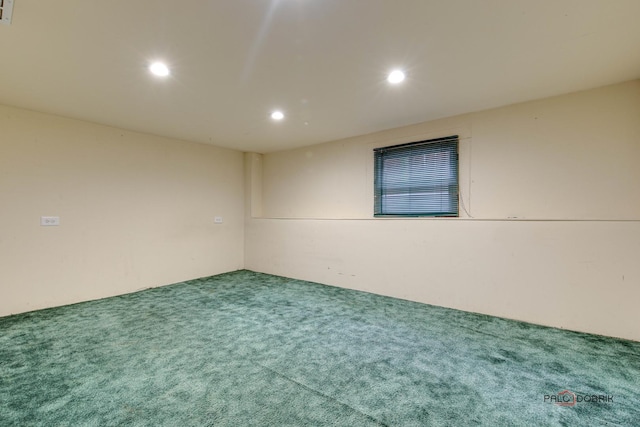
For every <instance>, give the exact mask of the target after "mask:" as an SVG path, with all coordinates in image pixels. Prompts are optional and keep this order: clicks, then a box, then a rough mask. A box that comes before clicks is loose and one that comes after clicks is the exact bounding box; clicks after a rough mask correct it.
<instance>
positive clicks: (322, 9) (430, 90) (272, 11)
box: [0, 0, 640, 152]
mask: <svg viewBox="0 0 640 427" xmlns="http://www.w3.org/2000/svg"><path fill="white" fill-rule="evenodd" d="M14 1H15V6H14V11H13V22H12V24H11V25H9V26H5V25H0V73H1V74H0V103H3V104H8V105H14V106H18V107H24V108H28V109H32V110H37V111H43V112H48V113H54V114H59V115H63V116H68V117H73V118H79V119H84V120H89V121H93V122H98V123H102V124H107V125H112V126H117V127H121V128H125V129H131V130H136V131H142V132H147V133H152V134H157V135H163V136H168V137H173V138H179V139H183V140H187V141H197V142H203V143H211V144H215V145H219V146H224V147H230V148H235V149H240V150H247V151H257V152H268V151H274V150H280V149H286V148H291V147H296V146H304V145H310V144H313V143H318V142H324V141H330V140H335V139H340V138H344V137H349V136H354V135H361V134H366V133H370V132H374V131H378V130H382V129H388V128H393V127H398V126H403V125H407V124H412V123H419V122H423V121H427V120H431V119H435V118H439V117H445V116H451V115H455V114H460V113H465V112H470V111H477V110H482V109H486V108H491V107H497V106H501V105H506V104H511V103H515V102H520V101H525V100H531V99H536V98H542V97H547V96H551V95H557V94H561V93H567V92H572V91H576V90H581V89H587V88H592V87H596V86H602V85H606V84H609V83H616V82H621V81H626V80H631V79H635V78H639V77H640V24H638V17H639V16H640V0H179V1H178V0H174V1H169V0H100V1H98V0H57V1H51V0H46V1H45V0H14ZM154 59H163V60H165V61H166V62H167V63H168V64H169V65H170V67H171V69H172V75H171V76H170V77H169V78H167V79H164V80H161V79H158V78H157V77H153V76H151V75H150V74H149V72H148V70H147V67H148V65H149V62H150V61H152V60H154ZM394 67H402V68H404V69H405V70H406V72H407V79H406V80H405V81H404V82H403V83H402V84H401V85H399V86H390V85H388V84H387V83H386V81H385V78H386V74H387V73H388V72H389V71H390V70H391V69H392V68H394ZM275 108H279V109H282V110H283V111H284V112H285V114H286V118H285V120H283V121H282V122H278V123H274V122H273V121H272V120H271V119H270V118H269V114H270V112H271V111H272V110H273V109H275Z"/></svg>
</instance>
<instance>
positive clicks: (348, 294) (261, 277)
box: [0, 271, 640, 427]
mask: <svg viewBox="0 0 640 427" xmlns="http://www.w3.org/2000/svg"><path fill="white" fill-rule="evenodd" d="M639 326H640V325H639ZM565 389H567V390H570V391H571V392H573V393H576V394H577V397H576V399H577V400H578V402H577V403H576V404H575V405H574V406H560V405H557V404H555V403H552V402H550V401H546V402H545V395H547V400H550V399H551V397H549V396H551V395H553V396H554V398H557V394H558V393H559V392H561V391H563V390H565ZM591 395H596V396H598V395H602V396H605V397H604V399H605V400H607V401H606V402H605V401H600V402H598V403H594V402H590V401H589V402H585V401H584V400H587V399H588V400H592V398H591V397H590V396H591ZM562 396H568V395H566V394H565V395H562ZM585 396H586V398H585ZM609 396H610V397H609ZM600 400H602V398H601V399H600ZM610 400H612V401H610ZM32 425H35V426H112V425H127V426H322V425H332V426H349V427H356V426H385V425H386V426H472V425H485V426H553V425H558V426H574V425H575V426H608V425H611V426H614V425H620V426H632V425H636V426H637V425H640V343H638V342H631V341H624V340H618V339H613V338H605V337H600V336H594V335H588V334H581V333H575V332H568V331H562V330H558V329H553V328H545V327H541V326H534V325H531V324H526V323H521V322H514V321H509V320H504V319H500V318H496V317H490V316H484V315H476V314H470V313H465V312H461V311H456V310H450V309H444V308H439V307H434V306H429V305H424V304H419V303H413V302H409V301H403V300H397V299H393V298H387V297H382V296H377V295H372V294H367V293H363V292H356V291H350V290H345V289H340V288H334V287H330V286H324V285H319V284H314V283H309V282H303V281H299V280H293V279H286V278H282V277H276V276H270V275H265V274H259V273H253V272H250V271H238V272H234V273H228V274H223V275H220V276H214V277H210V278H205V279H198V280H192V281H189V282H185V283H180V284H176V285H173V286H168V287H162V288H155V289H150V290H146V291H143V292H138V293H135V294H129V295H124V296H119V297H113V298H108V299H104V300H99V301H91V302H86V303H81V304H75V305H71V306H65V307H58V308H53V309H48V310H41V311H36V312H31V313H26V314H21V315H16V316H10V317H4V318H0V426H32Z"/></svg>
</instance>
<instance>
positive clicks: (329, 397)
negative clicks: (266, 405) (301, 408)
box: [254, 362, 389, 427]
mask: <svg viewBox="0 0 640 427" xmlns="http://www.w3.org/2000/svg"><path fill="white" fill-rule="evenodd" d="M254 363H255V364H256V365H258V366H260V367H261V368H263V369H266V370H267V371H269V372H271V373H273V374H276V375H278V376H279V377H281V378H284V379H285V380H287V381H290V382H292V383H294V384H297V385H299V386H300V387H302V388H304V389H306V390H309V391H311V392H313V393H315V394H317V395H320V396H322V397H324V398H326V399H328V400H331V401H333V402H336V403H337V404H339V405H341V406H344V407H346V408H348V409H350V410H352V411H353V412H356V413H358V414H360V415H362V416H363V417H365V418H367V419H369V420H371V421H373V422H375V423H377V424H378V425H380V426H382V427H389V426H388V425H387V424H385V423H383V422H382V421H380V420H378V419H377V418H375V417H374V416H372V415H369V414H367V413H364V412H362V411H360V410H359V409H356V408H354V407H353V406H351V405H348V404H346V403H344V402H341V401H339V400H338V399H336V398H334V397H331V396H329V395H327V394H325V393H323V392H321V391H319V390H316V389H314V388H312V387H309V386H308V385H306V384H303V383H301V382H299V381H296V380H294V379H293V378H291V377H288V376H286V375H285V374H283V373H281V372H278V371H276V370H275V369H272V368H269V367H268V366H265V365H263V364H261V363H258V362H254Z"/></svg>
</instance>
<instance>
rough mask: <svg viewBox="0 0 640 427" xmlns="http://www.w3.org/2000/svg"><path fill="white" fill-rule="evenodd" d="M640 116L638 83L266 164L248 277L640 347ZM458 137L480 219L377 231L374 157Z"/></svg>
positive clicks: (400, 223)
mask: <svg viewBox="0 0 640 427" xmlns="http://www.w3.org/2000/svg"><path fill="white" fill-rule="evenodd" d="M639 118H640V81H637V80H636V81H632V82H627V83H623V84H618V85H613V86H608V87H604V88H599V89H595V90H590V91H585V92H580V93H574V94H568V95H564V96H559V97H554V98H550V99H544V100H539V101H535V102H528V103H524V104H518V105H513V106H508V107H504V108H499V109H494V110H489V111H484V112H479V113H473V114H467V115H464V116H458V117H453V118H448V119H443V120H438V121H434V122H428V123H423V124H420V125H415V126H409V127H405V128H400V129H394V130H390V131H385V132H380V133H376V134H372V135H365V136H361V137H356V138H351V139H347V140H342V141H336V142H331V143H327V144H321V145H316V146H313V147H307V148H304V149H297V150H290V151H284V152H278V153H272V154H266V155H264V156H262V161H261V162H260V163H261V164H260V165H259V167H256V171H257V172H256V174H258V173H259V172H258V171H259V170H260V169H262V173H261V176H262V183H261V185H255V184H254V185H253V186H252V187H253V188H254V190H255V189H257V188H262V218H255V219H251V220H249V221H248V223H247V229H246V252H245V266H246V267H247V268H249V269H252V270H257V271H262V272H267V273H273V274H279V275H283V276H289V277H295V278H301V279H305V280H313V281H318V282H321V283H326V284H330V285H337V286H344V287H348V288H353V289H360V290H365V291H371V292H376V293H380V294H385V295H391V296H396V297H400V298H407V299H411V300H415V301H421V302H426V303H432V304H437V305H442V306H446V307H453V308H459V309H463V310H469V311H476V312H482V313H487V314H492V315H498V316H504V317H509V318H514V319H519V320H525V321H529V322H533V323H539V324H544V325H551V326H556V327H562V328H568V329H573V330H580V331H587V332H593V333H599V334H604V335H612V336H618V337H625V338H630V339H635V340H640V328H638V326H637V325H639V324H640V311H639V310H638V309H637V301H639V300H640V299H639V297H640V270H639V268H640V267H639V265H640V263H639V262H638V259H640V197H639V194H638V188H639V186H640V167H638V166H637V163H638V161H639V160H640V120H639ZM451 134H459V135H460V138H461V140H460V170H461V171H460V180H461V191H462V198H463V201H464V206H465V207H466V209H467V211H468V213H469V214H470V215H467V213H465V212H462V213H461V218H457V219H433V218H422V219H372V216H373V215H372V213H373V170H372V167H373V162H372V158H373V154H372V149H373V148H374V147H379V146H385V145H392V144H397V143H402V142H409V141H415V140H420V139H427V138H436V137H440V136H446V135H451ZM253 163H256V161H255V160H254V162H253ZM253 163H252V164H253ZM255 191H257V190H255Z"/></svg>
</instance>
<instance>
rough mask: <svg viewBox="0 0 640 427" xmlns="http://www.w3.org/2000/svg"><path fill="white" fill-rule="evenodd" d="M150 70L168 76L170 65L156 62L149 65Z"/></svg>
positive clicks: (158, 74) (161, 75)
mask: <svg viewBox="0 0 640 427" xmlns="http://www.w3.org/2000/svg"><path fill="white" fill-rule="evenodd" d="M149 71H151V72H152V73H153V74H155V75H156V76H159V77H167V76H168V75H169V67H167V65H166V64H164V63H162V62H154V63H153V64H151V65H149Z"/></svg>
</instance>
